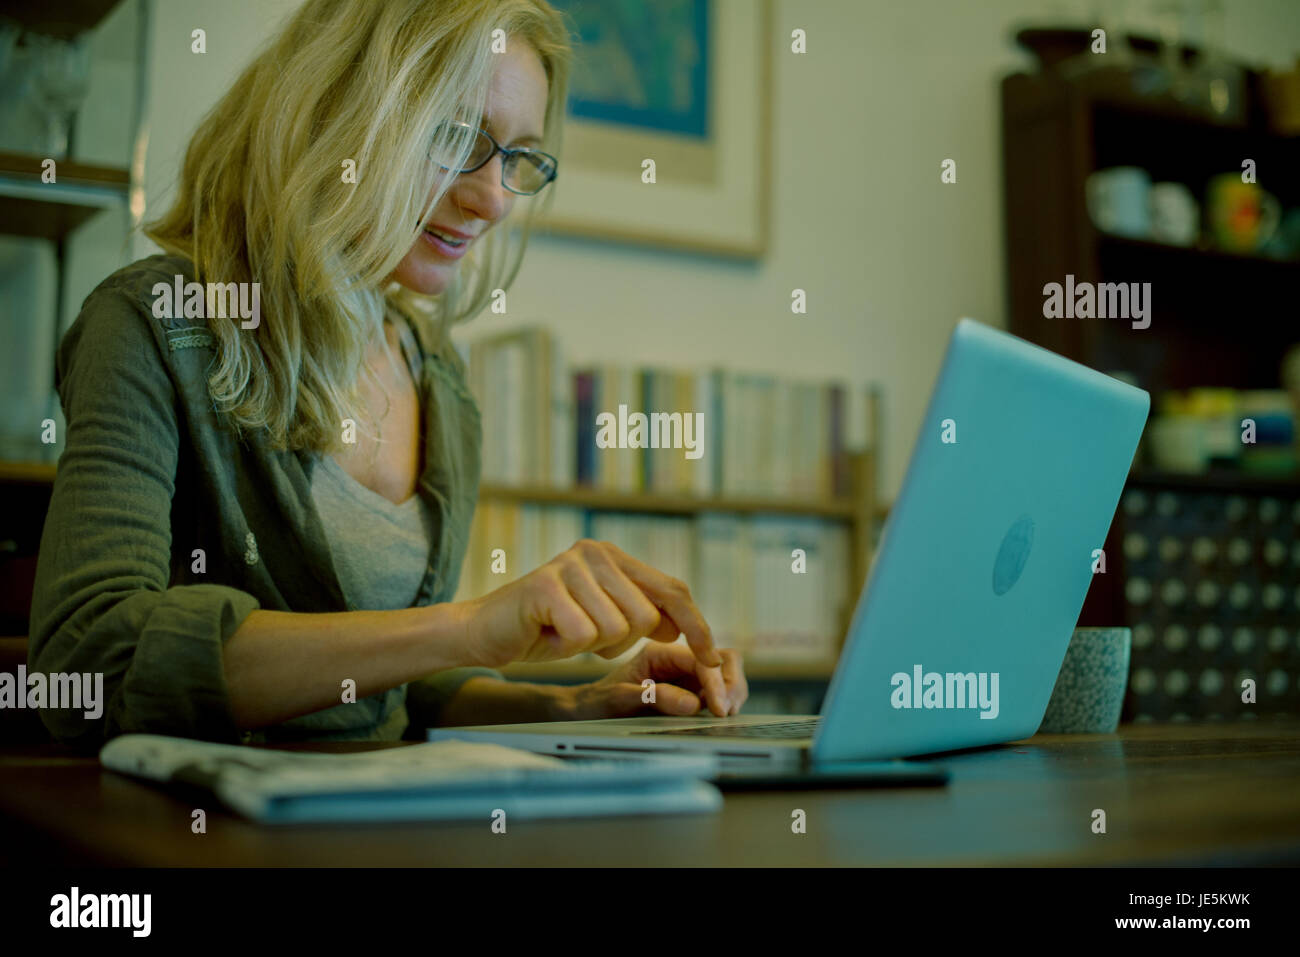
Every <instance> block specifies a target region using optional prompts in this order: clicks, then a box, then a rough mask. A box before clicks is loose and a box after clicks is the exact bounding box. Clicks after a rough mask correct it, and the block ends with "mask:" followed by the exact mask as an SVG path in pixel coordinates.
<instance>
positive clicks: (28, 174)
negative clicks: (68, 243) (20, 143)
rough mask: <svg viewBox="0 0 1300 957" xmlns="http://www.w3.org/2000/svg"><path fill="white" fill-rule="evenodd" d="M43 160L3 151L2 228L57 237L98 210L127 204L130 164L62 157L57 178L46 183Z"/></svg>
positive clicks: (14, 232) (13, 233)
mask: <svg viewBox="0 0 1300 957" xmlns="http://www.w3.org/2000/svg"><path fill="white" fill-rule="evenodd" d="M41 162H42V157H39V156H30V155H25V154H22V153H6V152H0V234H6V235H10V236H26V237H28V238H32V239H49V240H53V241H56V242H57V241H58V240H61V239H63V238H64V237H65V236H67V235H68V233H70V232H72V231H73V230H74V229H76V228H77V227H78V226H80V225H81V224H82V223H84V222H85V221H86V220H87V219H89V218H90V217H91V216H94V215H95V214H96V213H98V212H99V211H100V210H103V209H115V208H124V207H125V206H126V203H127V197H128V195H129V192H130V185H131V177H130V174H129V173H127V171H126V170H124V169H116V168H113V167H108V166H91V165H88V164H85V163H76V162H73V161H71V160H60V161H58V162H57V164H56V166H55V173H56V181H55V182H53V183H43V182H41V173H42V169H41Z"/></svg>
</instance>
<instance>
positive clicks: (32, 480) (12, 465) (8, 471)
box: [0, 462, 54, 485]
mask: <svg viewBox="0 0 1300 957" xmlns="http://www.w3.org/2000/svg"><path fill="white" fill-rule="evenodd" d="M0 484H5V485H53V484H54V463H52V462H51V463H45V462H0Z"/></svg>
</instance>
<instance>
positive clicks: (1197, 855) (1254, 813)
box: [0, 719, 1300, 867]
mask: <svg viewBox="0 0 1300 957" xmlns="http://www.w3.org/2000/svg"><path fill="white" fill-rule="evenodd" d="M338 747H339V746H335V748H334V749H338ZM322 749H323V750H328V748H322ZM942 760H943V763H945V764H946V765H947V766H948V767H949V768H950V770H951V771H952V775H953V777H952V781H951V782H950V783H949V784H948V785H947V786H946V787H938V788H936V787H929V788H897V789H887V790H843V791H801V792H800V791H792V792H762V793H733V794H728V795H727V797H726V803H725V806H724V808H723V810H722V811H721V812H719V813H717V814H703V815H690V816H668V817H629V818H609V819H604V820H590V821H583V820H554V821H537V822H526V821H521V822H511V823H510V824H509V830H508V832H507V834H506V835H494V834H492V833H491V831H490V829H489V826H488V822H487V821H483V822H475V823H454V824H383V825H366V826H342V827H318V826H313V827H294V828H292V829H271V828H267V827H260V826H257V825H254V824H250V823H248V822H246V821H243V820H242V819H240V818H237V817H234V816H232V815H230V814H227V813H225V812H224V811H222V810H221V809H220V808H219V807H216V806H213V805H212V804H210V803H209V804H208V805H207V806H206V810H207V813H208V831H207V833H206V834H202V835H196V834H192V833H191V830H190V812H191V810H192V807H193V806H192V805H191V804H189V803H185V802H182V801H181V800H179V799H177V798H175V797H173V796H172V795H170V794H168V793H167V792H165V791H163V790H159V789H155V788H153V787H151V786H149V785H147V784H144V783H141V782H138V781H135V780H132V779H129V778H125V777H121V776H118V775H116V774H113V773H110V772H104V771H101V770H100V768H99V765H98V764H97V763H96V761H95V760H94V759H93V758H83V757H77V756H74V755H72V754H70V753H69V752H66V751H62V750H60V749H58V748H57V747H56V746H53V745H46V746H38V747H28V748H27V749H25V750H13V749H11V750H10V751H9V752H8V753H7V754H5V755H3V756H0V864H4V865H6V866H10V867H14V866H27V865H28V864H30V863H33V862H38V861H39V862H41V863H44V864H53V865H81V864H89V865H109V866H119V865H146V866H193V865H200V866H232V865H235V866H248V865H253V866H256V865H306V866H337V865H349V866H350V865H362V866H420V865H431V864H436V865H533V864H540V865H552V866H555V865H558V866H564V865H597V866H637V867H641V866H670V867H680V866H697V865H713V866H733V865H780V866H818V865H831V866H846V865H847V866H859V865H1077V864H1120V863H1123V864H1157V865H1158V864H1175V865H1181V864H1245V865H1254V864H1266V863H1290V864H1296V863H1300V721H1297V720H1291V719H1287V720H1282V719H1277V720H1272V719H1264V720H1259V721H1254V722H1240V723H1233V724H1171V725H1133V726H1125V727H1123V728H1121V729H1120V732H1119V733H1118V734H1114V735H1053V736H1048V735H1042V736H1036V737H1034V738H1031V739H1029V740H1026V741H1023V742H1019V743H1016V744H1011V745H1006V746H1003V747H1000V748H994V749H986V750H981V751H973V752H965V753H960V754H953V755H949V756H946V757H944V758H943V759H942ZM795 808H802V809H803V810H804V811H805V812H806V813H807V822H808V827H807V833H806V834H803V835H796V834H793V833H792V832H791V827H790V820H791V811H792V810H793V809H795ZM1096 808H1100V809H1103V810H1104V811H1105V812H1106V833H1105V834H1095V833H1093V830H1092V824H1093V811H1094V809H1096Z"/></svg>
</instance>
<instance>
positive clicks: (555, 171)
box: [430, 122, 560, 196]
mask: <svg viewBox="0 0 1300 957" xmlns="http://www.w3.org/2000/svg"><path fill="white" fill-rule="evenodd" d="M451 125H452V126H463V127H465V128H466V129H471V130H475V131H476V132H477V133H480V134H482V135H483V136H486V137H487V138H488V142H490V143H491V144H492V147H493V148H492V152H491V153H489V154H488V155H487V156H486V157H485V158H484V160H483V162H481V163H478V164H476V165H474V166H464V167H461V168H460V169H455V168H453V167H451V166H443V165H442V164H441V163H438V161H437V160H434V162H435V163H438V167H439V168H440V169H445V170H447V171H448V172H449V173H455V174H457V175H460V174H461V173H474V172H477V171H478V170H481V169H482V168H483V167H484V166H487V164H488V163H490V162H492V160H493V159H495V158H496V155H497V154H498V153H500V154H502V155H503V156H505V159H504V160H502V161H501V185H502V186H504V187H505V188H506V189H508V190H510V192H512V193H514V194H515V195H516V196H536V195H537V194H538V193H540V192H541V191H542V190H544V189H546V187H547V186H549V185H551V183H553V182H555V178H556V176H558V175H559V172H560V161H559V160H558V159H556V158H555V157H554V156H552V155H551V154H550V153H546V152H543V151H542V150H539V149H533V148H532V147H530V146H521V147H518V148H516V149H510V148H508V147H505V146H502V145H501V144H500V143H498V142H497V140H496V137H495V136H493V135H492V134H491V133H489V132H488V131H487V130H485V129H483V128H482V127H481V126H475V125H474V124H473V123H463V122H455V123H452V124H451ZM521 154H535V155H537V156H544V157H546V159H548V160H550V163H551V171H550V174H549V175H548V176H547V177H546V182H544V183H542V185H541V186H539V187H537V188H536V189H535V190H533V191H532V192H524V191H523V190H518V189H515V188H514V187H513V186H511V185H510V184H509V183H507V182H506V164H507V163H509V162H510V160H511V159H512V158H513V157H515V156H517V155H521ZM430 158H431V159H432V157H430Z"/></svg>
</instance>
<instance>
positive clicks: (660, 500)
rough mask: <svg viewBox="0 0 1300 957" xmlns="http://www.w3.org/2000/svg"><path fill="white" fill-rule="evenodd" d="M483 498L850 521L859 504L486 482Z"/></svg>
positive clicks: (630, 509) (605, 508) (626, 509)
mask: <svg viewBox="0 0 1300 957" xmlns="http://www.w3.org/2000/svg"><path fill="white" fill-rule="evenodd" d="M479 499H480V500H493V501H507V502H522V503H525V504H536V505H572V506H577V507H579V508H591V509H597V510H601V511H614V512H660V513H668V514H675V515H694V514H697V513H699V512H742V513H756V512H772V513H779V514H785V515H808V516H812V517H816V518H833V519H840V520H842V521H851V520H853V519H854V518H856V517H857V515H858V511H859V506H858V503H856V502H853V501H845V500H840V501H835V500H830V499H828V500H826V501H821V502H817V501H810V500H807V499H781V498H739V497H722V498H700V497H697V496H691V495H658V494H654V493H629V492H611V491H607V490H603V489H595V488H573V489H562V488H550V487H546V486H507V485H491V484H488V485H483V486H480V487H479Z"/></svg>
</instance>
